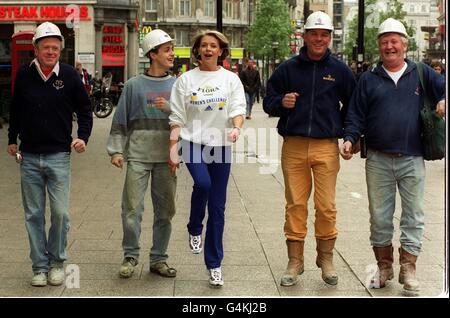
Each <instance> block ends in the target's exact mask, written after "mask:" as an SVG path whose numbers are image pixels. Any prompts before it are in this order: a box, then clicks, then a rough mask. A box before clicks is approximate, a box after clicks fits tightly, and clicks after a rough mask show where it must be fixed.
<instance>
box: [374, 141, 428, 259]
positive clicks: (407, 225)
mask: <svg viewBox="0 0 450 318" xmlns="http://www.w3.org/2000/svg"><path fill="white" fill-rule="evenodd" d="M366 182H367V192H368V195H369V211H370V242H371V244H372V245H373V246H377V247H383V246H388V245H390V244H392V237H393V235H394V224H393V218H394V211H395V195H396V188H397V187H398V190H399V193H400V197H401V204H402V213H401V217H400V231H401V235H400V243H401V245H402V248H403V249H404V250H406V251H407V252H408V253H410V254H413V255H416V256H418V255H419V253H420V250H421V248H422V238H423V232H424V227H425V224H424V212H423V197H424V183H425V163H424V161H423V158H422V157H418V156H402V157H393V156H391V155H387V154H384V153H382V152H379V151H376V150H372V149H369V150H368V152H367V161H366Z"/></svg>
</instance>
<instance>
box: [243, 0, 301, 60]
mask: <svg viewBox="0 0 450 318" xmlns="http://www.w3.org/2000/svg"><path fill="white" fill-rule="evenodd" d="M291 33H293V29H292V27H291V24H290V20H289V11H288V8H287V6H286V3H285V2H284V0H261V1H259V2H258V8H257V10H256V15H255V20H254V23H253V24H252V25H251V27H250V32H249V33H248V34H247V41H246V43H247V45H246V49H247V50H248V51H249V52H251V53H253V55H254V57H255V58H257V59H261V58H263V57H264V56H265V57H268V56H272V55H273V49H272V42H273V41H277V42H278V48H277V57H281V58H283V57H285V56H287V55H288V54H289V37H290V34H291Z"/></svg>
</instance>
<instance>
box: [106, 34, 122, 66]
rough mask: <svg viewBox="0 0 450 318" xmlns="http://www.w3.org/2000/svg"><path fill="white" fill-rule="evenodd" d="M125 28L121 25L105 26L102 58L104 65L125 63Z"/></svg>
mask: <svg viewBox="0 0 450 318" xmlns="http://www.w3.org/2000/svg"><path fill="white" fill-rule="evenodd" d="M123 32H124V28H123V26H121V25H105V26H103V37H102V59H103V66H123V65H125V45H124V36H123Z"/></svg>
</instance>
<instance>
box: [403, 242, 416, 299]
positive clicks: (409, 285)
mask: <svg viewBox="0 0 450 318" xmlns="http://www.w3.org/2000/svg"><path fill="white" fill-rule="evenodd" d="M398 252H399V253H400V274H399V275H398V282H399V283H400V284H402V285H403V289H404V290H406V291H408V292H418V291H420V284H419V281H418V280H417V279H416V261H417V256H415V255H412V254H410V253H408V252H407V251H405V250H404V249H403V248H401V247H399V249H398Z"/></svg>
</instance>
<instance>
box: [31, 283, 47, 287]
mask: <svg viewBox="0 0 450 318" xmlns="http://www.w3.org/2000/svg"><path fill="white" fill-rule="evenodd" d="M31 286H34V287H45V286H47V282H45V283H31Z"/></svg>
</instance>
